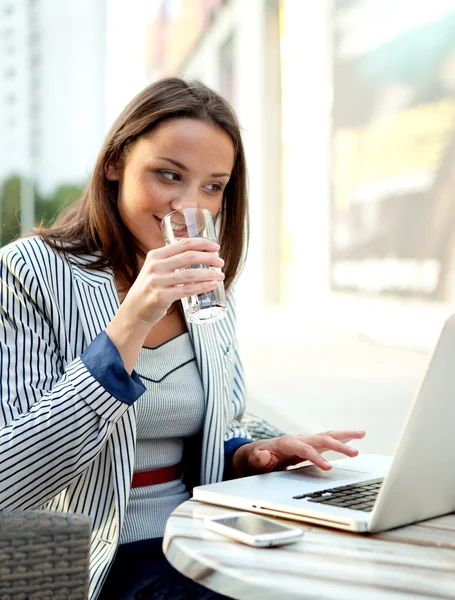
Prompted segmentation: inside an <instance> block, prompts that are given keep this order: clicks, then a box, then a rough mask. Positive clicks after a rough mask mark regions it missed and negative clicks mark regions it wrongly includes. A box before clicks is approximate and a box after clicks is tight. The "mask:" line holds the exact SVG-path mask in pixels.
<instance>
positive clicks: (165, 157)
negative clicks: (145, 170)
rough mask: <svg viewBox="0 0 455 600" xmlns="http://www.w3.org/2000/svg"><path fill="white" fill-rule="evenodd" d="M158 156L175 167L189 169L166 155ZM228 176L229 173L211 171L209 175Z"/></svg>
mask: <svg viewBox="0 0 455 600" xmlns="http://www.w3.org/2000/svg"><path fill="white" fill-rule="evenodd" d="M158 158H159V159H160V160H167V161H168V162H170V163H172V164H173V165H175V166H176V167H179V169H182V170H183V171H189V169H188V167H185V165H183V164H182V163H181V162H179V161H178V160H174V159H173V158H168V157H167V156H158ZM230 176H231V174H230V173H211V174H210V177H230Z"/></svg>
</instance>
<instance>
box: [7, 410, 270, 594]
mask: <svg viewBox="0 0 455 600" xmlns="http://www.w3.org/2000/svg"><path fill="white" fill-rule="evenodd" d="M241 424H242V426H243V427H246V428H247V429H248V430H249V432H250V434H251V436H252V437H253V439H255V440H258V439H267V438H271V437H276V436H278V435H282V432H281V431H280V430H279V429H277V428H276V427H274V426H273V425H271V424H270V423H268V422H267V421H265V420H264V419H260V418H259V417H256V416H255V415H252V414H251V413H245V415H244V416H243V418H242V422H241ZM90 534H91V521H90V519H89V518H88V517H85V516H83V515H74V514H73V515H72V514H66V513H56V512H49V511H41V510H37V511H26V512H24V511H11V512H0V600H86V599H87V598H88V572H89V571H88V565H89V544H90Z"/></svg>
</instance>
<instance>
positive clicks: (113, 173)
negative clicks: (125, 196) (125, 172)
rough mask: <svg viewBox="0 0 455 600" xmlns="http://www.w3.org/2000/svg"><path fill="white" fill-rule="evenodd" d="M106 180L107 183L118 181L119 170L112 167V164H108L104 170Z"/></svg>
mask: <svg viewBox="0 0 455 600" xmlns="http://www.w3.org/2000/svg"><path fill="white" fill-rule="evenodd" d="M104 172H105V174H106V178H107V179H109V181H118V180H119V179H120V169H118V168H117V167H114V165H113V164H108V165H107V166H106V168H105V170H104Z"/></svg>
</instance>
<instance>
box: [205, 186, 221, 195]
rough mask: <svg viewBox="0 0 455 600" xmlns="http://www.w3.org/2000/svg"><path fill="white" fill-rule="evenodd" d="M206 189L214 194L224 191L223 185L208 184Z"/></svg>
mask: <svg viewBox="0 0 455 600" xmlns="http://www.w3.org/2000/svg"><path fill="white" fill-rule="evenodd" d="M205 187H206V188H207V189H208V190H209V192H212V193H213V194H218V193H219V192H221V191H222V189H223V186H222V185H221V183H208V184H207V185H206V186H205Z"/></svg>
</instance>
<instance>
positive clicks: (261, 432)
mask: <svg viewBox="0 0 455 600" xmlns="http://www.w3.org/2000/svg"><path fill="white" fill-rule="evenodd" d="M240 424H241V426H242V427H245V429H247V430H248V432H249V434H250V435H251V437H252V438H253V440H255V441H256V440H268V439H270V438H274V437H279V436H280V435H283V432H282V431H280V430H279V429H278V428H277V427H275V425H272V424H271V423H269V422H268V421H266V420H265V419H261V418H260V417H257V416H256V415H253V414H252V413H249V412H245V413H244V414H243V417H242V419H241V421H240Z"/></svg>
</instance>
